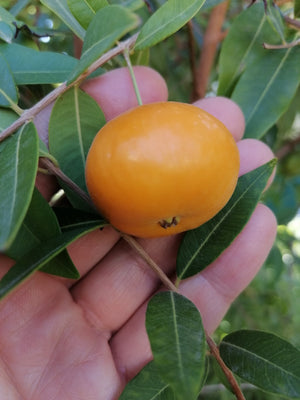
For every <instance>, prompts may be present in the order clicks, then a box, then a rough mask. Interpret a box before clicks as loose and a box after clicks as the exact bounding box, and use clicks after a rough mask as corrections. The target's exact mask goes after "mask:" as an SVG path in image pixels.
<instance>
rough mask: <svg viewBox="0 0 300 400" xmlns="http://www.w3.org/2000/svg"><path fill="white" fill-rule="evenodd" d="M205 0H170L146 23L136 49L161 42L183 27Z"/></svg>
mask: <svg viewBox="0 0 300 400" xmlns="http://www.w3.org/2000/svg"><path fill="white" fill-rule="evenodd" d="M203 3H204V0H193V1H191V0H168V1H167V2H166V3H165V4H163V5H162V6H161V7H160V8H159V9H158V10H157V11H156V12H155V13H154V14H153V15H152V16H151V17H150V18H149V19H148V20H147V22H146V23H145V25H144V26H143V27H142V29H141V32H140V34H139V36H138V38H137V41H136V45H135V49H136V50H142V49H144V48H146V47H150V46H153V45H155V44H157V43H158V42H161V41H162V40H164V39H165V38H167V37H168V36H170V35H172V34H173V33H175V32H177V31H178V30H179V29H180V28H182V27H183V26H184V25H185V24H186V23H187V22H188V21H189V20H190V19H191V18H193V17H194V15H195V14H196V13H197V12H198V11H199V10H200V8H201V6H202V4H203Z"/></svg>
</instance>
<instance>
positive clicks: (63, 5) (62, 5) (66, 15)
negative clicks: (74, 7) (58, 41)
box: [41, 0, 85, 40]
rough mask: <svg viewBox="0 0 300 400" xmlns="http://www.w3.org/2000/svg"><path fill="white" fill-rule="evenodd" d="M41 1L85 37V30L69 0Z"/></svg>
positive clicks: (80, 35)
mask: <svg viewBox="0 0 300 400" xmlns="http://www.w3.org/2000/svg"><path fill="white" fill-rule="evenodd" d="M41 3H42V4H44V5H45V6H46V7H48V8H49V9H50V10H51V11H52V12H54V14H56V15H57V16H58V17H59V18H60V19H61V20H62V21H63V22H64V23H65V24H66V25H67V26H68V27H69V28H70V29H71V30H72V31H73V32H74V33H75V35H76V36H78V37H79V38H80V39H82V40H83V39H84V36H85V30H84V28H83V27H82V26H81V25H80V24H79V22H78V21H77V20H76V18H75V17H74V16H73V14H72V13H71V11H70V9H69V7H68V4H67V0H41Z"/></svg>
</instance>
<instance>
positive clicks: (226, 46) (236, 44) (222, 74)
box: [218, 2, 279, 96]
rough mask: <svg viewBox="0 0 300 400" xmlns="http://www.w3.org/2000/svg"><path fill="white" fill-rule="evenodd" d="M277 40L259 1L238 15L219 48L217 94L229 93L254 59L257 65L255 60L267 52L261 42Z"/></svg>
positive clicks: (277, 37) (227, 94)
mask: <svg viewBox="0 0 300 400" xmlns="http://www.w3.org/2000/svg"><path fill="white" fill-rule="evenodd" d="M278 40H279V36H278V35H276V34H275V33H274V30H273V29H272V27H271V25H270V23H269V20H268V18H267V15H266V13H265V10H264V5H263V4H262V2H261V3H257V4H254V5H253V6H251V7H249V8H246V10H245V11H243V12H242V13H241V14H239V15H238V16H237V17H236V18H235V20H234V21H233V24H232V25H231V27H230V29H229V32H228V35H227V36H226V38H225V40H224V42H223V44H222V47H221V53H220V59H219V66H218V69H219V86H218V94H219V95H222V96H229V95H230V94H231V91H232V89H233V86H234V85H235V83H236V81H237V79H238V78H239V77H240V75H241V73H242V72H243V71H244V70H245V68H246V67H248V66H249V65H252V64H253V63H255V62H257V63H258V64H259V62H258V61H257V60H259V59H260V57H262V56H263V55H264V54H265V53H266V50H265V49H264V48H263V46H262V43H264V42H268V43H273V44H274V43H277V42H278ZM233 60H234V61H233ZM261 72H263V71H261ZM255 81H256V79H255V78H253V82H255ZM252 84H253V83H252ZM249 89H250V88H249Z"/></svg>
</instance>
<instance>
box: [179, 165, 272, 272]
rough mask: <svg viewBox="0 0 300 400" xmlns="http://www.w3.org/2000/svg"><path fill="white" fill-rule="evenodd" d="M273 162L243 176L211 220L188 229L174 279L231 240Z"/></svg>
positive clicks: (195, 269) (205, 263)
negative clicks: (229, 197)
mask: <svg viewBox="0 0 300 400" xmlns="http://www.w3.org/2000/svg"><path fill="white" fill-rule="evenodd" d="M275 164H276V161H275V160H272V161H270V162H268V163H267V164H265V165H263V166H261V167H259V168H257V169H255V170H254V171H251V172H249V173H248V174H246V175H243V176H241V177H240V178H239V180H238V183H237V186H236V189H235V191H234V193H233V195H232V197H231V199H230V200H229V201H228V203H227V204H226V206H225V207H224V208H223V209H222V210H221V211H220V212H219V213H218V214H217V215H216V216H215V217H214V218H212V219H211V220H209V221H208V222H206V223H205V224H204V225H202V226H200V227H199V228H197V229H193V230H190V231H188V232H187V233H186V234H185V236H184V238H183V241H182V242H181V245H180V248H179V252H178V256H177V267H176V270H177V279H178V280H181V279H185V278H188V277H190V276H193V275H195V274H197V273H198V272H200V271H202V270H203V269H204V268H205V267H207V266H208V265H209V264H211V263H212V262H213V261H214V260H215V259H216V258H217V257H219V255H220V254H221V253H222V252H223V251H224V250H225V249H226V248H227V247H228V246H229V245H230V244H231V243H232V242H233V240H234V239H235V237H236V236H237V235H238V234H239V233H240V232H241V231H242V229H243V228H244V226H245V225H246V223H247V222H248V220H249V218H250V216H251V214H252V212H253V211H254V209H255V207H256V205H257V203H258V201H259V199H260V197H261V194H262V192H263V190H264V188H265V186H266V183H267V181H268V179H269V177H270V175H271V173H272V171H273V169H274V166H275Z"/></svg>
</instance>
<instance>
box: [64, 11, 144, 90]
mask: <svg viewBox="0 0 300 400" xmlns="http://www.w3.org/2000/svg"><path fill="white" fill-rule="evenodd" d="M138 24H139V19H138V17H137V15H135V14H133V13H132V12H131V11H129V10H127V9H126V8H124V7H121V6H117V5H112V6H107V7H104V8H102V9H101V10H99V11H98V12H97V13H96V15H95V17H94V18H93V20H92V22H91V23H90V25H89V27H88V29H87V32H86V37H85V40H84V43H83V48H82V55H81V58H80V61H79V64H78V66H77V67H76V68H75V70H74V71H73V73H72V74H71V76H70V78H69V83H70V82H72V81H73V80H75V79H76V78H77V77H78V76H79V75H80V74H81V73H82V72H84V71H85V70H86V69H87V68H88V67H89V66H90V65H91V64H92V63H93V62H94V61H96V60H97V59H98V58H99V57H100V56H101V55H102V54H103V53H105V51H107V50H108V49H110V48H111V47H112V46H113V45H114V44H115V43H116V41H117V40H119V39H120V38H122V36H124V35H125V34H126V33H128V32H130V31H131V30H133V29H134V28H136V27H137V26H138Z"/></svg>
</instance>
